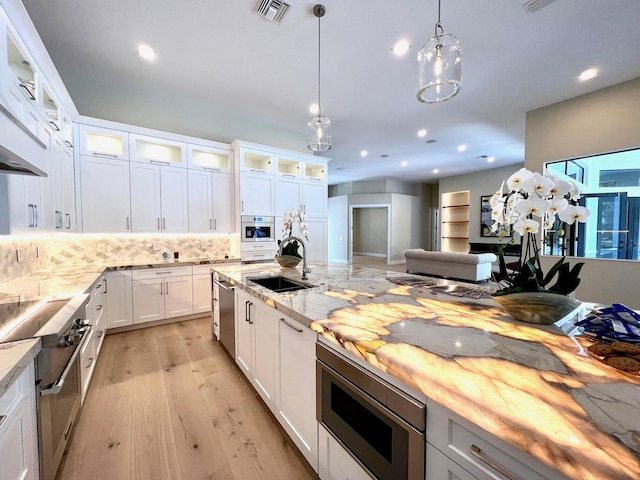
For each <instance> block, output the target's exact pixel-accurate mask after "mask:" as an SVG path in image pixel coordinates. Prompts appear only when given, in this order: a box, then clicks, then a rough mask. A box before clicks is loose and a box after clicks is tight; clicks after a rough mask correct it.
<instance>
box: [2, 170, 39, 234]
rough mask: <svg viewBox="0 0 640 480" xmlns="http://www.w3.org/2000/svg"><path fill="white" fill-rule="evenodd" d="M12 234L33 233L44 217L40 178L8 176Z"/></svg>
mask: <svg viewBox="0 0 640 480" xmlns="http://www.w3.org/2000/svg"><path fill="white" fill-rule="evenodd" d="M7 182H8V186H9V195H10V200H9V201H10V212H11V213H10V215H11V233H31V232H33V231H34V229H36V228H38V225H41V224H40V223H39V220H40V219H41V215H42V190H41V181H40V177H32V176H30V175H29V176H27V175H8V177H7Z"/></svg>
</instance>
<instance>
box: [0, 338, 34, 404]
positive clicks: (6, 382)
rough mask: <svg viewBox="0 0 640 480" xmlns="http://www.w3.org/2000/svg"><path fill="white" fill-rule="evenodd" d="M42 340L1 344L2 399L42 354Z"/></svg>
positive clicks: (0, 377) (0, 390)
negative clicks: (26, 368) (38, 355)
mask: <svg viewBox="0 0 640 480" xmlns="http://www.w3.org/2000/svg"><path fill="white" fill-rule="evenodd" d="M40 348H41V345H40V339H39V338H29V339H27V340H18V341H15V342H9V343H0V397H2V395H4V392H6V391H7V389H8V388H9V387H10V386H11V384H12V383H13V381H14V380H15V379H16V378H18V376H19V375H20V373H21V372H22V371H23V370H24V369H25V367H27V366H28V365H29V364H30V363H31V362H33V359H34V358H35V357H36V355H37V354H38V353H39V352H40Z"/></svg>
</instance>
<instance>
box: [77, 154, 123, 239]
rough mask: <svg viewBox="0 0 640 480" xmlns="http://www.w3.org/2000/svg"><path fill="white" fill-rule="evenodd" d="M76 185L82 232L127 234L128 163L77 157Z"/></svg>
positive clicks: (116, 160) (99, 158) (84, 156)
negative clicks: (77, 184) (77, 180)
mask: <svg viewBox="0 0 640 480" xmlns="http://www.w3.org/2000/svg"><path fill="white" fill-rule="evenodd" d="M80 185H81V188H80V195H81V199H82V231H83V232H85V233H89V232H91V233H128V232H131V207H130V205H131V204H130V197H129V163H128V162H123V161H122V160H118V159H113V158H101V157H95V158H94V157H90V156H86V155H81V156H80Z"/></svg>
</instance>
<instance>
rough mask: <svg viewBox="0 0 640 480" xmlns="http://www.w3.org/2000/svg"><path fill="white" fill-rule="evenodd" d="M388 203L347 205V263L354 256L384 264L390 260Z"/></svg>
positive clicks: (352, 260) (352, 259) (351, 261)
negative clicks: (377, 260)
mask: <svg viewBox="0 0 640 480" xmlns="http://www.w3.org/2000/svg"><path fill="white" fill-rule="evenodd" d="M390 207H391V206H390V205H380V204H377V205H357V206H350V207H349V263H350V264H352V263H354V256H356V257H358V258H361V259H364V260H367V261H375V260H376V259H379V260H380V261H381V262H382V261H383V262H384V263H385V264H389V263H390V260H391V247H390V246H391V216H390V215H389V212H390Z"/></svg>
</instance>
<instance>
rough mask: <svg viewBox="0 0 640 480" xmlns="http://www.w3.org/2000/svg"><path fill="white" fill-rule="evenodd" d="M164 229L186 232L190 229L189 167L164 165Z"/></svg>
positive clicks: (162, 170)
mask: <svg viewBox="0 0 640 480" xmlns="http://www.w3.org/2000/svg"><path fill="white" fill-rule="evenodd" d="M160 177H161V190H160V191H161V199H162V231H163V232H170V233H186V232H188V231H189V200H188V194H187V184H188V182H187V169H186V168H178V167H164V166H163V167H162V168H161V169H160Z"/></svg>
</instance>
